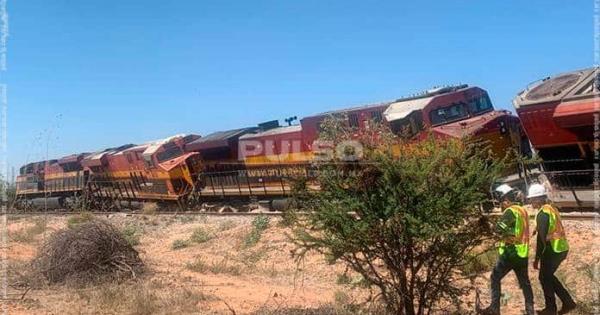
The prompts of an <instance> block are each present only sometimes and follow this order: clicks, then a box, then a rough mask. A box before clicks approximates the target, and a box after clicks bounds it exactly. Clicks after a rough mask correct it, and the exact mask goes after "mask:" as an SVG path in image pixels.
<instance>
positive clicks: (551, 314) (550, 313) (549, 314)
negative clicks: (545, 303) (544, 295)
mask: <svg viewBox="0 0 600 315" xmlns="http://www.w3.org/2000/svg"><path fill="white" fill-rule="evenodd" d="M538 315H557V313H556V311H555V310H551V309H549V308H545V309H543V310H541V311H538Z"/></svg>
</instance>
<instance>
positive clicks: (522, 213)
mask: <svg viewBox="0 0 600 315" xmlns="http://www.w3.org/2000/svg"><path fill="white" fill-rule="evenodd" d="M496 193H497V195H498V196H499V199H500V200H501V204H502V208H504V209H505V210H504V213H503V214H502V217H501V218H500V220H499V221H498V223H497V225H496V228H497V230H498V232H499V234H500V235H501V241H500V244H499V247H498V253H499V257H498V261H497V262H496V266H495V267H494V270H493V271H492V275H491V279H490V281H491V296H492V298H491V300H492V301H491V304H490V306H489V307H487V308H485V309H483V310H482V311H480V313H481V314H485V315H500V294H501V282H502V279H503V278H504V277H505V276H506V275H507V274H508V273H509V272H510V271H511V270H512V271H514V272H515V275H516V276H517V280H518V282H519V286H520V287H521V290H522V291H523V296H524V297H525V312H526V313H527V315H533V314H534V310H533V291H532V289H531V283H530V282H529V271H528V265H529V259H528V258H529V214H528V213H527V211H526V210H525V209H524V208H523V207H521V206H520V205H519V204H518V202H517V201H518V200H519V199H522V198H520V197H522V196H521V193H520V191H518V190H516V189H513V188H512V187H510V186H509V185H506V184H503V185H500V186H499V187H498V188H496Z"/></svg>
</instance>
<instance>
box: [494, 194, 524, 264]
mask: <svg viewBox="0 0 600 315" xmlns="http://www.w3.org/2000/svg"><path fill="white" fill-rule="evenodd" d="M506 211H510V212H511V213H512V214H513V216H514V217H515V227H514V233H513V236H511V237H509V238H508V239H504V240H502V241H501V242H500V246H499V247H498V253H499V254H500V255H502V254H504V252H505V250H506V246H507V245H509V244H510V245H514V246H515V249H516V250H517V255H519V257H521V258H527V257H528V256H529V214H528V213H527V211H526V210H525V209H523V207H521V206H518V205H514V206H510V207H508V208H507V209H506V210H505V213H506Z"/></svg>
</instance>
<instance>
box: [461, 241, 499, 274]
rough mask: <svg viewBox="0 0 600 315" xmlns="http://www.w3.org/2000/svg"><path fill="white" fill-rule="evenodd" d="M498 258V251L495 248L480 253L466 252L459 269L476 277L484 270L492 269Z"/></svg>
mask: <svg viewBox="0 0 600 315" xmlns="http://www.w3.org/2000/svg"><path fill="white" fill-rule="evenodd" d="M497 258H498V254H497V251H496V250H495V249H494V248H490V249H487V250H485V251H483V252H480V253H471V254H466V255H465V258H464V261H463V264H462V265H461V266H459V269H460V270H461V271H462V272H463V274H465V275H467V276H470V277H474V276H477V275H481V274H482V273H484V272H487V271H491V270H492V268H493V267H494V265H495V264H496V260H497Z"/></svg>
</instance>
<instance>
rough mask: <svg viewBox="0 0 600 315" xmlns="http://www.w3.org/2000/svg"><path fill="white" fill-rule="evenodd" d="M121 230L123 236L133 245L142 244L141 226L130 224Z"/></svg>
mask: <svg viewBox="0 0 600 315" xmlns="http://www.w3.org/2000/svg"><path fill="white" fill-rule="evenodd" d="M121 232H122V233H123V237H124V238H125V239H126V240H127V242H128V243H129V244H130V245H131V246H137V245H139V244H140V237H141V234H142V230H141V228H140V227H138V226H136V225H133V224H129V225H127V226H125V227H124V228H123V230H122V231H121Z"/></svg>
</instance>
